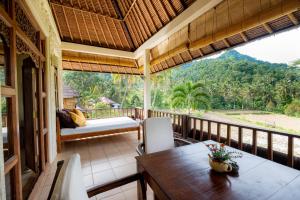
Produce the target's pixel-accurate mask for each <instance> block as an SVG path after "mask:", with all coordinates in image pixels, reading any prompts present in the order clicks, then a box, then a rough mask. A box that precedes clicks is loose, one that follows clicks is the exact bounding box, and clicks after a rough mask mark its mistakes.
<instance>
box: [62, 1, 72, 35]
mask: <svg viewBox="0 0 300 200" xmlns="http://www.w3.org/2000/svg"><path fill="white" fill-rule="evenodd" d="M62 10H63V14H64V17H65V19H66V24H67V28H68V31H69V33H70V37H71V40H72V41H73V36H72V33H71V29H70V26H69V20H68V18H67V16H66V12H65V9H64V7H62Z"/></svg>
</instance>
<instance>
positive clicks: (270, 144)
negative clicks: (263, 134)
mask: <svg viewBox="0 0 300 200" xmlns="http://www.w3.org/2000/svg"><path fill="white" fill-rule="evenodd" d="M268 159H269V160H273V135H272V133H271V132H268Z"/></svg>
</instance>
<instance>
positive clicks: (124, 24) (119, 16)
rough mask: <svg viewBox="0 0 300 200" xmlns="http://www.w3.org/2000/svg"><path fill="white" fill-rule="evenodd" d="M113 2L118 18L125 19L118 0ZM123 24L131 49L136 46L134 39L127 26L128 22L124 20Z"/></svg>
mask: <svg viewBox="0 0 300 200" xmlns="http://www.w3.org/2000/svg"><path fill="white" fill-rule="evenodd" d="M112 4H113V6H114V8H115V10H116V13H117V15H118V18H119V19H123V15H122V12H121V9H120V6H119V4H118V2H117V0H112ZM121 25H122V28H123V30H124V32H125V37H126V39H127V43H128V46H129V48H130V49H132V48H133V47H134V44H133V40H132V37H131V35H130V33H129V30H128V27H127V25H126V23H125V22H124V20H122V22H121Z"/></svg>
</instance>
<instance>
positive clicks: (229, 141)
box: [227, 124, 231, 146]
mask: <svg viewBox="0 0 300 200" xmlns="http://www.w3.org/2000/svg"><path fill="white" fill-rule="evenodd" d="M230 144H231V126H230V125H229V124H227V145H228V146H230Z"/></svg>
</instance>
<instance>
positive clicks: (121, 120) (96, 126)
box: [60, 117, 139, 136]
mask: <svg viewBox="0 0 300 200" xmlns="http://www.w3.org/2000/svg"><path fill="white" fill-rule="evenodd" d="M138 126H139V123H138V122H137V121H135V120H133V119H132V118H129V117H114V118H106V119H92V120H87V121H86V126H83V127H77V128H63V129H61V131H60V134H61V135H63V136H64V135H74V134H82V133H92V132H99V131H107V130H113V129H122V128H134V127H138Z"/></svg>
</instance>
